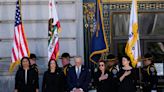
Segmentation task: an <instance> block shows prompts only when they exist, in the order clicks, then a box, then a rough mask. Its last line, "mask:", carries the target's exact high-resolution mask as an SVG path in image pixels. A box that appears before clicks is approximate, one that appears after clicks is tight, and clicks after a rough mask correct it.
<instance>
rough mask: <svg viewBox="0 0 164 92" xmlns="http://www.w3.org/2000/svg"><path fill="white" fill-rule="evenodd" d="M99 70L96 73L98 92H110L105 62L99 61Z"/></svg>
mask: <svg viewBox="0 0 164 92" xmlns="http://www.w3.org/2000/svg"><path fill="white" fill-rule="evenodd" d="M98 65H99V68H98V71H97V72H96V73H95V84H96V89H97V92H109V90H108V73H107V71H106V65H105V62H104V61H102V60H101V61H99V63H98Z"/></svg>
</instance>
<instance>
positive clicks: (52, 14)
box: [48, 0, 61, 61]
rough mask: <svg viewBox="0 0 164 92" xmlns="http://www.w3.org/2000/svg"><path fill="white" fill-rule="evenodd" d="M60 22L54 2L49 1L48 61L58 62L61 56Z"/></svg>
mask: <svg viewBox="0 0 164 92" xmlns="http://www.w3.org/2000/svg"><path fill="white" fill-rule="evenodd" d="M60 29H61V28H60V22H59V19H58V16H57V11H56V7H55V4H54V0H49V28H48V37H49V40H48V61H49V60H50V59H55V60H57V58H58V55H59V35H58V32H59V30H60Z"/></svg>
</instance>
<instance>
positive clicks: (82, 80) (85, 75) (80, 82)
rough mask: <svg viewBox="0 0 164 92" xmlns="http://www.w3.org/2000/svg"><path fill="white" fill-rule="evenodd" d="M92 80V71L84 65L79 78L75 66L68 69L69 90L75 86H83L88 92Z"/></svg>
mask: <svg viewBox="0 0 164 92" xmlns="http://www.w3.org/2000/svg"><path fill="white" fill-rule="evenodd" d="M90 81H91V73H90V71H89V70H88V69H87V68H85V67H84V66H83V65H82V67H81V72H80V76H79V78H77V75H76V70H75V66H73V67H71V68H70V69H69V71H68V77H67V82H68V86H69V90H72V89H73V88H82V89H83V91H84V92H88V86H89V83H90Z"/></svg>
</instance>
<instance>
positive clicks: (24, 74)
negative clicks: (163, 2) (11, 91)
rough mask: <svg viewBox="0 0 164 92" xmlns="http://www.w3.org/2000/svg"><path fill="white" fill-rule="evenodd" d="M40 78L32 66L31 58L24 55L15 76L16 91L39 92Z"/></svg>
mask: <svg viewBox="0 0 164 92" xmlns="http://www.w3.org/2000/svg"><path fill="white" fill-rule="evenodd" d="M38 79H39V78H38V73H37V72H36V71H35V70H34V69H32V68H31V67H30V60H29V58H28V57H23V58H22V59H21V65H20V67H19V69H18V70H17V73H16V76H15V92H38V89H39V83H38Z"/></svg>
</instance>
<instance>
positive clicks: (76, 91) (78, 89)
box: [74, 88, 83, 92]
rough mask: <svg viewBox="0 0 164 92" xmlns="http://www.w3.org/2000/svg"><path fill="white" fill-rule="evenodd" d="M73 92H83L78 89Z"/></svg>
mask: <svg viewBox="0 0 164 92" xmlns="http://www.w3.org/2000/svg"><path fill="white" fill-rule="evenodd" d="M74 92H83V90H81V89H80V88H76V89H75V90H74Z"/></svg>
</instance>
